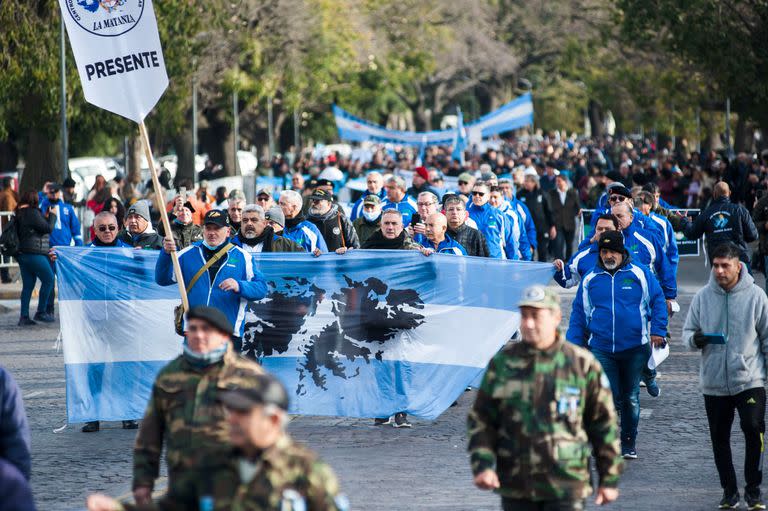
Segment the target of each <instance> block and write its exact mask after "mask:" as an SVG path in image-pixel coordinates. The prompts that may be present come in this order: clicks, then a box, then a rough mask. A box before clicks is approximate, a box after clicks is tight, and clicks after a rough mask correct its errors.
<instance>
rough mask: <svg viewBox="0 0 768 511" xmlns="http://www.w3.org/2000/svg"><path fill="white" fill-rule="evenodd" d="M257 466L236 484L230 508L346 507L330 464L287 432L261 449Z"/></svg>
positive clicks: (312, 510) (322, 510)
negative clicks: (273, 443)
mask: <svg viewBox="0 0 768 511" xmlns="http://www.w3.org/2000/svg"><path fill="white" fill-rule="evenodd" d="M257 466H258V470H257V472H256V474H255V475H254V476H253V479H251V480H250V481H243V482H242V483H241V484H240V486H239V487H238V489H237V491H236V493H235V498H234V501H233V502H232V511H298V510H306V511H345V510H346V509H347V507H348V506H347V504H346V497H344V496H343V495H340V494H339V483H338V481H337V480H336V476H335V475H334V473H333V471H332V470H331V468H330V467H329V466H328V465H326V464H325V463H323V462H321V461H320V460H318V459H317V457H316V456H315V454H314V453H312V452H311V451H310V450H308V449H306V448H304V447H302V446H300V445H298V444H295V443H293V441H292V440H291V439H290V437H289V436H288V435H284V436H283V437H282V438H281V439H280V440H278V442H277V443H276V444H275V445H273V446H272V447H270V448H268V449H266V450H264V451H263V452H262V454H261V456H260V457H259V460H258V464H257ZM296 504H298V505H296ZM302 504H303V506H302Z"/></svg>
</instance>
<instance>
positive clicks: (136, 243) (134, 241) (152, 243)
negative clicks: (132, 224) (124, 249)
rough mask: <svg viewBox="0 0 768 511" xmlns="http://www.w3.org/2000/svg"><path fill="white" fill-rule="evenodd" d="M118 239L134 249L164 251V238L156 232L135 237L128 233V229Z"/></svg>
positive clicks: (121, 232) (145, 232)
mask: <svg viewBox="0 0 768 511" xmlns="http://www.w3.org/2000/svg"><path fill="white" fill-rule="evenodd" d="M117 238H118V239H119V240H120V241H122V242H123V243H127V244H128V245H130V246H132V247H133V248H142V249H144V250H162V249H163V237H162V236H160V235H159V234H157V233H156V232H154V231H152V232H147V231H144V232H143V233H141V234H139V235H138V236H136V237H134V236H132V235H131V233H130V232H128V230H127V229H123V230H122V231H120V234H118V235H117Z"/></svg>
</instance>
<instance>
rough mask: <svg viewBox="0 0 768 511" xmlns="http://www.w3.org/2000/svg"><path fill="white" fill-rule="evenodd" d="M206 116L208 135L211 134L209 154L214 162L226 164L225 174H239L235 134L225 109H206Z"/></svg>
mask: <svg viewBox="0 0 768 511" xmlns="http://www.w3.org/2000/svg"><path fill="white" fill-rule="evenodd" d="M205 117H206V119H208V127H209V129H208V135H209V136H210V140H209V151H208V156H209V157H210V159H211V161H212V162H213V163H214V164H221V165H223V166H224V175H225V176H235V175H237V167H235V148H234V143H235V142H234V135H233V133H232V125H231V124H230V122H229V121H228V120H227V118H226V113H225V111H224V110H222V109H215V110H214V109H210V110H206V113H205Z"/></svg>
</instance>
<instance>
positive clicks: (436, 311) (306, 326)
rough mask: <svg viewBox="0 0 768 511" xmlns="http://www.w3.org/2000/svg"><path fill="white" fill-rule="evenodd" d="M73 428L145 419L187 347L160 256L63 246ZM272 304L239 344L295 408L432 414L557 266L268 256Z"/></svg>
mask: <svg viewBox="0 0 768 511" xmlns="http://www.w3.org/2000/svg"><path fill="white" fill-rule="evenodd" d="M57 254H58V262H57V265H56V266H57V271H58V276H59V282H60V288H59V289H60V295H59V296H60V309H61V330H62V337H63V345H64V362H65V369H66V384H67V417H68V420H69V421H70V422H84V421H90V420H120V419H138V418H141V416H142V415H143V413H144V408H145V406H146V402H147V400H148V398H149V395H150V390H151V387H152V383H153V381H154V377H155V375H156V374H157V372H158V371H159V370H160V368H161V367H162V366H163V365H165V364H166V363H167V362H168V361H169V360H171V359H172V358H174V357H176V356H177V355H178V354H179V353H180V352H181V338H180V337H178V336H177V335H176V334H175V333H174V331H173V308H174V306H176V305H177V304H178V303H179V298H178V290H177V288H176V287H175V286H174V287H167V288H163V287H160V286H158V285H156V284H155V283H154V267H155V261H156V259H157V255H158V254H157V252H152V251H140V250H130V249H95V248H75V247H72V248H69V247H68V248H61V249H60V250H57ZM256 264H257V266H258V268H259V269H260V270H261V271H262V273H263V274H264V275H265V276H266V278H267V280H268V281H269V283H270V293H269V295H268V297H267V298H265V299H264V300H261V301H259V302H253V303H251V304H250V305H249V307H248V311H249V312H248V317H247V318H246V333H245V335H244V337H243V345H244V346H243V349H244V351H247V352H248V353H249V354H252V355H254V356H257V357H259V358H261V359H262V361H263V364H264V367H265V368H266V369H268V370H269V371H271V372H272V373H274V374H275V375H276V376H277V377H278V378H280V380H281V381H282V382H283V383H284V384H285V385H286V386H287V388H288V390H289V394H290V396H291V406H290V412H291V413H297V414H307V415H335V416H352V417H386V416H389V415H392V414H394V413H395V412H398V411H406V412H408V413H409V414H412V415H416V416H420V417H424V418H427V419H434V418H436V417H437V416H438V415H440V413H442V412H443V411H444V410H445V409H447V408H448V407H449V406H450V405H451V403H452V402H453V401H454V400H455V399H456V398H457V397H458V396H459V395H460V394H461V393H462V392H463V390H464V389H465V388H466V387H467V385H469V384H470V383H472V382H473V381H475V380H476V379H477V377H478V376H479V375H480V374H481V373H482V371H483V369H484V368H485V366H486V365H487V363H488V360H490V358H491V357H492V356H493V354H494V353H496V351H497V350H498V349H499V348H500V347H501V346H502V345H503V344H504V343H505V342H506V341H507V340H508V339H509V338H510V337H511V336H512V335H513V333H514V332H515V331H516V330H517V328H518V325H519V313H518V312H517V308H516V307H515V303H517V301H518V297H519V295H520V293H521V291H522V290H523V288H525V287H526V286H529V285H532V284H535V283H540V284H541V283H546V282H548V281H549V279H550V278H551V276H552V266H551V265H549V264H544V263H528V262H515V261H498V260H493V259H485V258H475V257H456V256H451V255H444V254H433V255H431V256H429V257H425V256H423V255H422V254H420V253H419V252H410V251H363V250H356V251H353V252H350V253H348V254H346V255H344V256H338V255H335V254H332V255H323V256H321V257H320V258H315V257H312V256H311V255H309V254H306V255H304V254H260V255H259V256H258V257H257V260H256Z"/></svg>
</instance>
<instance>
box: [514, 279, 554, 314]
mask: <svg viewBox="0 0 768 511" xmlns="http://www.w3.org/2000/svg"><path fill="white" fill-rule="evenodd" d="M517 306H518V307H535V308H537V309H560V295H558V294H557V291H555V290H554V289H552V288H549V287H546V286H538V285H537V286H530V287H527V288H525V289H524V290H523V294H522V295H521V296H520V301H519V302H518V303H517Z"/></svg>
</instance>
